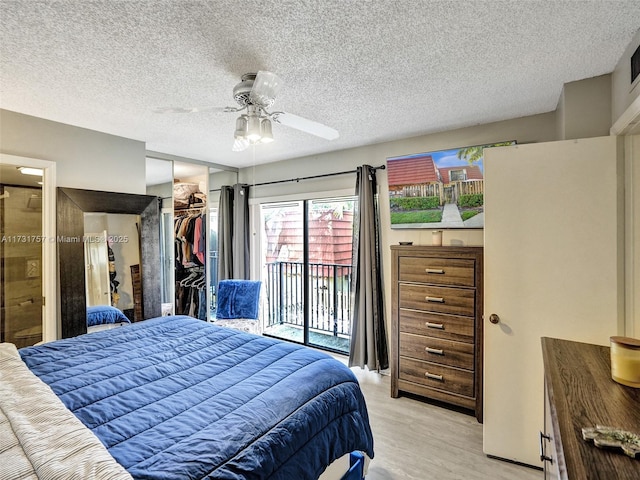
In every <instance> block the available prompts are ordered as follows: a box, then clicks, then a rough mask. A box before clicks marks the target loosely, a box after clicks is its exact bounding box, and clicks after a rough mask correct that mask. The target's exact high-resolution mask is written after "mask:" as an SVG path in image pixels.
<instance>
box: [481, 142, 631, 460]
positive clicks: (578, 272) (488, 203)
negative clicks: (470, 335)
mask: <svg viewBox="0 0 640 480" xmlns="http://www.w3.org/2000/svg"><path fill="white" fill-rule="evenodd" d="M618 145H619V144H618V140H617V138H616V137H600V138H590V139H584V140H575V141H574V140H571V141H562V142H552V143H540V144H529V145H517V146H511V147H501V148H493V149H487V150H485V162H484V163H485V230H484V232H485V240H484V242H485V245H484V246H485V276H484V285H485V310H484V341H485V344H484V346H485V347H484V451H485V453H486V454H488V455H492V456H496V457H500V458H504V459H508V460H513V461H516V462H521V463H525V464H529V465H533V466H536V467H541V466H542V465H541V463H540V459H539V451H538V447H539V442H538V439H539V432H540V431H541V430H542V429H543V420H544V417H543V405H544V400H543V366H542V353H541V346H540V338H541V337H542V336H547V337H556V338H564V339H569V340H575V341H582V342H588V343H595V344H601V345H607V344H608V342H609V337H610V336H611V335H616V334H620V333H621V332H622V324H623V315H622V312H623V309H622V306H623V268H622V267H623V264H622V252H623V244H622V240H623V238H622V230H621V228H622V225H623V223H622V222H623V220H622V217H623V212H622V196H621V194H622V185H621V179H622V175H621V165H622V162H621V155H620V154H619V148H618ZM492 314H495V315H497V316H498V317H499V322H498V323H497V324H493V323H491V322H490V321H489V318H490V315H492Z"/></svg>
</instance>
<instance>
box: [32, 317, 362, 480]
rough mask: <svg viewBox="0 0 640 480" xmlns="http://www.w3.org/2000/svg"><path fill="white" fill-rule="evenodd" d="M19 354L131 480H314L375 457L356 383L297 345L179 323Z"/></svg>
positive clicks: (166, 320)
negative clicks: (352, 455) (356, 454)
mask: <svg viewBox="0 0 640 480" xmlns="http://www.w3.org/2000/svg"><path fill="white" fill-rule="evenodd" d="M20 354H21V356H22V358H23V360H24V361H25V363H26V364H27V365H28V366H29V368H30V369H31V370H32V371H33V372H34V373H35V374H36V375H37V376H39V377H40V378H41V379H42V380H43V381H44V382H46V383H47V384H49V385H50V386H51V388H52V389H53V391H54V392H55V393H56V394H57V395H58V396H59V397H60V398H61V400H62V402H63V403H64V404H65V405H66V406H67V408H69V409H70V410H71V411H72V412H73V413H75V415H76V416H77V417H78V418H79V419H80V420H81V421H82V422H83V423H84V424H85V425H86V426H87V427H88V428H90V429H91V430H92V431H93V433H94V434H95V435H96V436H97V437H98V438H99V439H100V440H101V441H102V443H103V444H104V445H105V446H106V447H107V448H108V450H109V452H110V453H111V454H112V455H113V457H114V458H115V459H116V460H117V461H118V462H119V463H120V464H122V465H123V466H124V467H125V468H126V469H127V470H128V471H129V472H130V473H131V475H132V476H133V477H134V478H136V479H167V480H177V479H205V478H206V479H267V478H268V479H283V480H292V479H295V480H303V479H316V478H317V477H318V476H319V475H320V473H322V471H323V470H324V469H325V467H326V466H327V465H328V464H329V463H331V462H332V461H333V460H335V459H336V458H338V457H340V456H342V455H344V454H346V453H348V452H351V451H353V450H361V451H364V452H366V453H367V454H368V455H369V456H370V457H373V438H372V434H371V430H370V428H369V420H368V415H367V410H366V406H365V402H364V398H363V396H362V393H361V391H360V388H359V386H358V383H357V380H356V379H355V377H354V376H353V374H352V372H351V371H350V370H349V369H348V368H347V367H346V366H344V365H343V364H342V363H340V362H338V361H337V360H335V359H333V358H331V357H329V356H328V355H325V354H323V353H320V352H316V351H314V350H311V349H308V348H304V347H301V346H298V345H293V344H287V343H282V342H279V341H276V340H272V339H268V338H264V337H259V336H255V335H251V334H247V333H242V332H239V331H236V330H230V329H226V328H222V327H217V326H214V325H212V324H209V323H206V322H203V321H201V320H196V319H193V318H190V317H184V316H175V317H161V318H156V319H152V320H146V321H144V322H140V323H135V324H132V325H131V326H127V327H123V328H118V329H115V330H109V331H104V332H97V333H92V334H90V335H81V336H79V337H75V338H71V339H65V340H59V341H56V342H52V343H48V344H44V345H40V346H36V347H27V348H23V349H21V350H20Z"/></svg>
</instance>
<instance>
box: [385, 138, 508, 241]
mask: <svg viewBox="0 0 640 480" xmlns="http://www.w3.org/2000/svg"><path fill="white" fill-rule="evenodd" d="M515 143H516V142H515V141H507V142H499V143H492V144H487V145H472V146H468V147H461V148H452V149H449V150H438V151H434V152H425V153H416V154H412V155H404V156H401V157H390V158H387V179H388V183H389V204H390V205H389V206H390V212H391V228H431V229H439V228H483V227H484V164H483V160H484V149H485V148H489V147H504V146H508V145H515Z"/></svg>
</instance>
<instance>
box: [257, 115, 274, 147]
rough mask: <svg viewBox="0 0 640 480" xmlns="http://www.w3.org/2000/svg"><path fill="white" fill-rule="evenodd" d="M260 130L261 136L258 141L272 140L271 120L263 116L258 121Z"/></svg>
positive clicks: (267, 141) (266, 141) (269, 141)
mask: <svg viewBox="0 0 640 480" xmlns="http://www.w3.org/2000/svg"><path fill="white" fill-rule="evenodd" d="M260 130H261V131H262V138H261V139H260V143H271V142H273V132H272V130H271V120H269V119H268V118H265V119H263V120H262V122H261V123H260Z"/></svg>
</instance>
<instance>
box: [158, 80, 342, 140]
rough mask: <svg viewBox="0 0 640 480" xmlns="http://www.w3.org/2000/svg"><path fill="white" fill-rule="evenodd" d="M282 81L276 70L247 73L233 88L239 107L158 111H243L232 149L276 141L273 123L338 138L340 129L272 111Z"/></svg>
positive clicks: (238, 121)
mask: <svg viewBox="0 0 640 480" xmlns="http://www.w3.org/2000/svg"><path fill="white" fill-rule="evenodd" d="M280 85H281V80H280V77H278V76H277V75H276V74H275V73H271V72H267V71H266V70H260V71H258V73H245V74H244V75H242V77H241V81H240V83H238V84H237V85H236V86H235V87H233V98H234V100H235V101H236V103H237V104H238V105H239V106H238V107H194V108H180V107H167V108H158V109H155V111H156V112H158V113H194V112H202V111H211V110H213V111H220V112H225V113H231V112H244V113H242V114H241V115H240V116H239V117H238V118H237V119H236V130H235V133H234V138H235V141H234V144H233V151H236V152H239V151H242V150H245V149H246V148H248V147H249V145H256V144H260V143H268V142H272V141H273V133H272V131H271V122H276V123H279V124H281V125H285V126H287V127H291V128H295V129H296V130H300V131H303V132H306V133H310V134H312V135H315V136H317V137H321V138H325V139H327V140H335V139H336V138H338V136H339V133H338V131H337V130H335V129H333V128H331V127H328V126H326V125H323V124H322V123H318V122H314V121H313V120H308V119H306V118H302V117H299V116H298V115H293V114H291V113H286V112H279V111H269V110H268V109H270V108H271V107H272V106H273V103H274V102H275V100H276V96H277V95H278V92H279V91H280Z"/></svg>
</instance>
